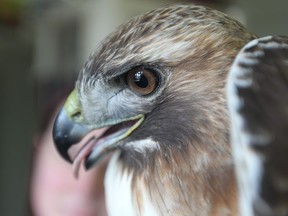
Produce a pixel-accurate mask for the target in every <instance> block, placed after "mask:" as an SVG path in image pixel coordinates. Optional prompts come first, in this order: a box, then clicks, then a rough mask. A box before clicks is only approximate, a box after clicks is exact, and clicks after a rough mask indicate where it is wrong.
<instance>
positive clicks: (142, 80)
mask: <svg viewBox="0 0 288 216" xmlns="http://www.w3.org/2000/svg"><path fill="white" fill-rule="evenodd" d="M134 82H135V84H136V85H137V86H138V87H139V88H146V87H147V86H148V80H147V78H146V77H145V75H144V73H143V71H138V72H136V73H135V75H134Z"/></svg>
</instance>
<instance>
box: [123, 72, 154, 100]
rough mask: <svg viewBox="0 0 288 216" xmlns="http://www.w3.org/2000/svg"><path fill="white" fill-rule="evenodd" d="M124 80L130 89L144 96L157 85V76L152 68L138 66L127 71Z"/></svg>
mask: <svg viewBox="0 0 288 216" xmlns="http://www.w3.org/2000/svg"><path fill="white" fill-rule="evenodd" d="M126 82H127V84H128V86H129V87H130V89H131V90H132V91H134V92H135V93H137V94H140V95H143V96H144V95H148V94H150V93H152V92H153V91H154V90H155V89H156V88H157V87H158V84H159V76H158V74H157V73H156V72H155V71H153V70H150V69H146V68H141V67H138V68H134V69H132V70H130V71H129V72H128V74H127V76H126Z"/></svg>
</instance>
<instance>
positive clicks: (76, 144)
mask: <svg viewBox="0 0 288 216" xmlns="http://www.w3.org/2000/svg"><path fill="white" fill-rule="evenodd" d="M252 38H254V35H252V34H250V33H249V32H248V31H247V30H246V29H245V28H244V27H243V26H242V25H241V24H239V23H238V22H237V21H235V20H233V19H231V18H229V17H227V16H226V15H224V14H222V13H220V12H218V11H215V10H212V9H209V8H205V7H202V6H195V5H170V6H165V7H163V8H160V9H156V10H153V11H150V12H147V13H145V14H144V15H141V16H139V17H135V18H133V19H131V20H130V21H128V23H126V24H124V25H122V26H120V27H119V28H118V29H116V31H114V32H113V33H112V34H110V35H109V36H108V37H107V38H106V39H105V40H104V41H103V42H102V43H101V45H100V46H99V47H98V48H97V49H96V51H95V52H94V53H92V55H91V56H90V58H89V59H88V61H87V63H86V64H85V66H84V68H83V70H82V71H81V73H80V74H79V77H78V80H77V82H76V86H75V90H74V91H73V92H72V93H71V95H70V96H69V97H68V99H67V101H66V103H65V105H64V106H63V108H62V110H61V111H60V113H59V115H58V117H57V119H56V121H55V125H54V130H53V136H54V140H55V143H56V146H57V148H58V150H59V152H60V154H61V155H62V156H63V157H64V158H66V159H67V160H68V161H71V162H74V166H75V167H76V172H77V168H78V167H79V166H80V164H81V163H82V162H84V165H85V167H86V168H87V169H89V168H91V167H92V166H93V165H95V164H96V163H97V161H99V160H100V159H101V158H103V156H105V155H106V154H107V153H110V152H117V154H116V153H115V154H116V155H117V158H116V159H115V160H112V161H113V162H115V164H118V165H119V166H118V165H117V166H118V167H117V168H119V169H118V170H120V171H119V172H120V173H122V174H123V175H124V173H125V175H126V174H127V175H129V176H131V179H132V180H131V179H130V180H131V187H132V188H133V189H132V191H133V192H132V193H133V194H134V195H137V194H138V195H139V196H134V198H135V197H138V198H135V199H136V201H135V199H134V201H133V202H134V203H135V202H136V204H137V205H138V210H139V209H141V205H143V204H141V203H143V202H142V201H143V200H145V199H146V198H147V197H146V198H145V196H144V195H142V198H139V197H141V196H140V195H141V190H140V189H139V188H141V186H140V185H142V186H143V185H145V187H146V188H149V190H150V192H151V193H150V195H148V197H150V198H149V199H152V200H153V199H154V201H155V203H154V204H153V205H154V206H158V207H157V208H158V209H161V211H165V212H166V213H167V212H172V213H176V215H177V213H179V212H177V211H178V210H179V206H178V207H177V205H178V204H179V205H182V206H186V207H183V208H182V211H183V210H185V208H186V210H187V212H189V211H190V212H192V213H194V214H195V212H197V208H196V206H202V207H204V208H206V210H205V211H207V214H208V215H209V212H210V213H211V212H212V207H211V206H212V204H213V201H211V200H218V201H217V202H219V203H224V204H223V205H226V204H227V203H229V201H227V200H226V199H227V197H225V196H226V195H227V196H228V194H230V193H231V194H235V193H234V192H235V188H234V187H233V186H231V185H232V183H231V181H232V180H233V177H231V176H233V174H232V173H233V169H232V166H233V165H232V162H231V155H230V148H229V140H228V139H229V135H228V133H229V130H228V127H227V122H228V121H227V111H226V102H225V90H224V89H225V80H226V76H227V72H228V70H229V68H230V65H231V64H232V61H233V60H234V58H235V56H236V54H237V53H238V51H239V50H240V49H241V48H242V47H243V45H244V44H246V43H247V42H248V41H250V40H251V39H252ZM115 157H116V156H115ZM113 168H115V167H111V166H109V168H108V169H113ZM110 174H111V172H110ZM118 174H119V173H118ZM219 176H220V178H218V177H219ZM111 178H112V177H111ZM231 179H232V180H231ZM140 181H141V182H142V183H141V184H140V183H139V182H140ZM207 184H208V185H210V186H209V187H207ZM143 187H144V186H143ZM167 187H170V188H169V189H167ZM137 188H138V189H137ZM165 188H166V189H165ZM231 188H232V189H233V190H231ZM157 191H158V192H157ZM181 191H182V192H181ZM231 191H232V192H231ZM226 192H227V194H225V193H226ZM177 193H178V195H177V196H176V195H175V194H177ZM187 193H189V194H190V193H194V194H195V196H196V195H197V194H201V197H202V198H203V199H202V198H201V197H198V198H197V199H198V201H196V199H195V196H194V199H193V196H190V195H188V196H187ZM151 194H152V195H151ZM161 194H162V195H161ZM179 194H180V195H179ZM212 194H213V195H212ZM224 194H225V196H224ZM143 196H144V197H143ZM161 196H163V197H164V198H163V197H161ZM197 196H198V195H197ZM231 196H232V195H231ZM219 197H220V198H219ZM158 198H159V199H158ZM156 199H157V200H156ZM201 199H202V201H201ZM203 200H204V201H203ZM221 200H222V201H221ZM172 201H173V202H172ZM215 202H216V201H215ZM225 203H226V204H225ZM108 205H109V204H108ZM219 205H220V204H219ZM142 207H143V206H142ZM139 211H140V210H139ZM157 211H158V210H157ZM179 211H180V210H179ZM210 215H211V214H210Z"/></svg>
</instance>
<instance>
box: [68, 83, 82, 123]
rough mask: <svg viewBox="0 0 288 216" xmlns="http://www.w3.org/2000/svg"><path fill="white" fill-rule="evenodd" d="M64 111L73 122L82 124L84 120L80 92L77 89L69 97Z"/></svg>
mask: <svg viewBox="0 0 288 216" xmlns="http://www.w3.org/2000/svg"><path fill="white" fill-rule="evenodd" d="M64 109H65V111H66V113H67V116H68V117H69V118H70V119H71V120H73V121H77V122H81V120H82V114H81V107H80V103H79V97H78V92H77V90H76V89H74V90H73V91H72V92H71V93H70V95H69V96H68V98H67V100H66V102H65V104H64Z"/></svg>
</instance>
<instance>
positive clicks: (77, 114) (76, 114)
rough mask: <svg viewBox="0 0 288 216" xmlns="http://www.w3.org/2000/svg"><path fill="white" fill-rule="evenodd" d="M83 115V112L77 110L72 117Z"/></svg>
mask: <svg viewBox="0 0 288 216" xmlns="http://www.w3.org/2000/svg"><path fill="white" fill-rule="evenodd" d="M80 116H81V112H80V111H77V112H75V113H73V114H72V118H79V117H80Z"/></svg>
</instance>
